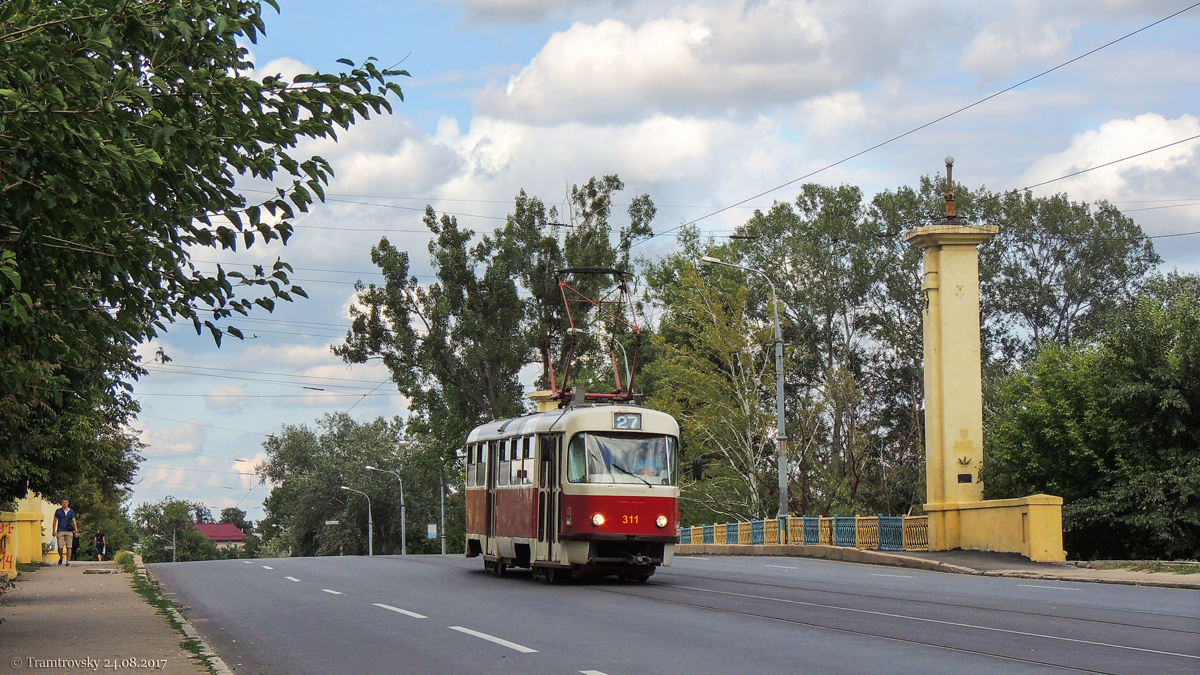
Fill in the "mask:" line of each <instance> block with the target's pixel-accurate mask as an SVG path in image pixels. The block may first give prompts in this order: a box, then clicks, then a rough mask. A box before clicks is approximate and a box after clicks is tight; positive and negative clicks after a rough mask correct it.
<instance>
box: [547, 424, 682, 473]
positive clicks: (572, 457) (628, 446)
mask: <svg viewBox="0 0 1200 675" xmlns="http://www.w3.org/2000/svg"><path fill="white" fill-rule="evenodd" d="M677 445H678V441H677V440H676V439H675V437H674V436H652V435H630V434H604V433H582V434H575V436H573V437H572V438H571V445H570V447H569V448H568V449H567V480H568V481H570V482H572V483H646V484H648V485H674V484H675V480H676V478H675V473H676V468H675V467H676V463H677V457H676V448H677Z"/></svg>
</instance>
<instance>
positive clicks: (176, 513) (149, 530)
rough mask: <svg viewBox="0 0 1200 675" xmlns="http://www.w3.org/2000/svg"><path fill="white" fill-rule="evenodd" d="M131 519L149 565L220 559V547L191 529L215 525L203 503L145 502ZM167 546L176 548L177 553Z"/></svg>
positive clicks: (143, 557) (177, 501)
mask: <svg viewBox="0 0 1200 675" xmlns="http://www.w3.org/2000/svg"><path fill="white" fill-rule="evenodd" d="M132 520H133V522H134V523H135V524H136V526H137V527H138V528H139V532H138V542H139V544H140V548H139V552H140V553H141V554H142V560H143V561H145V562H147V563H154V562H172V561H176V562H188V561H192V560H216V559H218V558H220V557H221V553H220V552H219V551H218V550H217V545H216V544H214V543H213V542H212V541H210V540H209V539H208V538H207V537H205V536H204V535H202V534H200V532H198V531H197V530H196V529H195V528H194V527H192V526H193V525H194V524H196V523H211V522H213V519H212V513H211V512H210V511H209V509H208V507H207V506H205V505H204V504H202V503H199V502H189V501H186V500H180V499H175V498H174V497H164V498H163V499H162V501H159V502H157V503H154V504H149V503H144V504H142V505H141V506H139V507H137V508H136V509H134V511H133V517H132ZM168 546H175V549H174V551H172V550H171V549H169V548H167V547H168Z"/></svg>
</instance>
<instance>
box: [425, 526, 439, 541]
mask: <svg viewBox="0 0 1200 675" xmlns="http://www.w3.org/2000/svg"><path fill="white" fill-rule="evenodd" d="M425 538H426V539H437V523H429V524H428V525H426V526H425Z"/></svg>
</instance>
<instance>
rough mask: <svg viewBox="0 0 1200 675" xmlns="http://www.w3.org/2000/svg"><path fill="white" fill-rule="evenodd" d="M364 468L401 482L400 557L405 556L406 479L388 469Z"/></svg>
mask: <svg viewBox="0 0 1200 675" xmlns="http://www.w3.org/2000/svg"><path fill="white" fill-rule="evenodd" d="M363 468H364V469H366V470H367V471H379V472H381V473H390V474H392V475H393V476H395V477H396V480H398V481H400V555H404V554H405V552H407V550H408V545H407V540H406V538H405V536H404V535H405V530H404V479H403V478H401V477H400V474H399V473H397V472H395V471H390V470H388V469H377V468H375V467H373V466H371V465H369V464H368V465H367V466H364V467H363Z"/></svg>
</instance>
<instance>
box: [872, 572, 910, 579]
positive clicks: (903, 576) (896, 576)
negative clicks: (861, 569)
mask: <svg viewBox="0 0 1200 675" xmlns="http://www.w3.org/2000/svg"><path fill="white" fill-rule="evenodd" d="M871 576H873V577H892V578H893V579H911V578H912V577H910V576H907V575H904V574H876V573H874V572H871Z"/></svg>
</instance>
